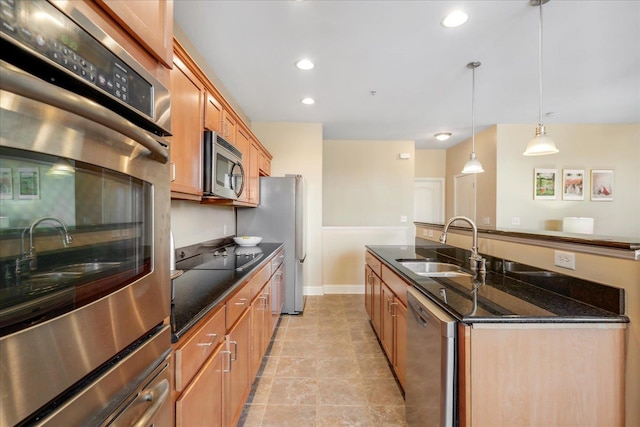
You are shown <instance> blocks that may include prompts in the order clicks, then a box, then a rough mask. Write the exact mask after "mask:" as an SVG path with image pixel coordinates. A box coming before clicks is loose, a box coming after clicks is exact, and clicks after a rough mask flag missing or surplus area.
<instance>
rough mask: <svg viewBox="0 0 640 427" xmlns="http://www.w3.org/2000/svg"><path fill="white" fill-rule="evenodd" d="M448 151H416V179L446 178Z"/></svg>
mask: <svg viewBox="0 0 640 427" xmlns="http://www.w3.org/2000/svg"><path fill="white" fill-rule="evenodd" d="M446 168H447V150H416V161H415V177H416V178H444V177H445V174H446Z"/></svg>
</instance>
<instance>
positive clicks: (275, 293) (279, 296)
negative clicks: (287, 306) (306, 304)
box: [269, 264, 284, 340]
mask: <svg viewBox="0 0 640 427" xmlns="http://www.w3.org/2000/svg"><path fill="white" fill-rule="evenodd" d="M271 281H272V286H271V324H270V329H271V332H270V334H271V335H273V332H274V331H275V329H276V326H277V325H278V320H279V319H280V313H282V306H283V305H284V264H280V266H279V267H278V269H277V270H276V272H275V273H274V274H273V276H272V277H271ZM269 340H271V337H269Z"/></svg>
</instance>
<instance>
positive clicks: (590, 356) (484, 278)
mask: <svg viewBox="0 0 640 427" xmlns="http://www.w3.org/2000/svg"><path fill="white" fill-rule="evenodd" d="M367 250H368V251H367V256H366V258H367V267H366V277H367V282H366V285H365V289H366V290H367V295H366V298H365V304H366V305H367V311H368V312H369V313H370V317H371V320H372V324H373V327H374V329H375V330H376V332H377V333H378V336H379V337H380V340H381V342H382V344H383V349H385V352H386V353H387V355H388V357H389V359H390V361H391V363H392V366H393V367H394V371H396V374H397V376H398V379H399V380H400V383H401V384H403V382H404V383H405V384H406V385H405V384H403V386H404V387H406V388H405V390H407V393H410V390H411V388H412V384H411V383H412V381H418V382H420V380H421V379H420V378H416V375H415V374H414V373H413V372H409V371H406V369H407V364H409V365H410V361H411V360H412V358H413V359H416V358H418V359H420V358H424V354H418V355H415V354H407V351H409V352H414V353H415V352H420V351H429V347H430V346H429V345H427V346H426V347H425V348H422V349H416V347H415V346H413V345H412V346H408V345H407V325H406V322H407V320H406V319H407V317H409V318H411V315H412V313H411V312H410V311H409V313H408V314H407V298H406V292H407V290H408V289H409V288H414V289H417V290H419V291H420V293H421V294H422V295H423V296H425V297H426V298H427V299H428V300H429V301H430V302H431V303H433V304H434V305H435V306H437V309H438V310H440V311H442V312H443V313H445V314H446V315H448V316H451V318H453V319H455V321H456V322H457V328H456V334H455V335H456V336H455V350H454V351H455V353H456V354H455V360H457V363H456V366H455V368H456V369H455V370H454V372H453V375H454V382H455V388H454V393H455V398H454V401H455V405H454V406H455V417H456V419H457V420H458V422H459V425H461V426H473V425H476V426H478V425H545V426H547V425H548V426H552V425H608V426H610V425H611V426H613V425H624V370H625V367H624V352H625V328H626V324H627V323H628V321H629V320H628V318H627V316H625V314H624V307H625V302H624V290H622V289H618V288H615V287H612V286H605V285H600V284H597V283H594V282H588V281H584V280H579V279H574V278H570V277H568V276H565V275H562V274H560V273H553V272H548V271H543V270H540V269H536V268H533V267H530V266H526V265H523V264H517V263H514V262H511V261H509V260H504V259H498V258H493V257H486V258H487V261H486V266H487V273H486V275H482V274H476V273H475V272H474V271H472V270H471V269H470V268H469V267H470V265H469V261H468V259H469V255H470V251H466V250H463V249H459V248H455V247H451V246H448V245H442V244H438V243H427V244H425V245H424V246H367ZM410 260H422V261H426V260H429V261H432V262H439V263H446V264H453V265H456V266H457V267H458V271H460V272H461V273H468V274H455V275H451V276H450V277H425V276H423V275H419V274H416V273H415V272H413V271H412V270H410V269H408V268H406V267H405V266H403V265H402V263H405V262H407V261H410ZM403 293H404V294H403ZM402 322H405V323H404V324H402ZM389 323H390V325H389ZM389 336H390V337H389ZM385 342H386V343H387V344H386V345H385ZM403 358H404V360H403ZM407 360H409V361H407ZM426 369H428V368H427V367H426V366H423V370H426ZM403 370H405V372H403ZM418 375H420V374H418ZM403 376H406V379H405V380H404V381H403ZM409 398H410V396H407V403H409V401H410V399H409ZM408 410H409V409H408Z"/></svg>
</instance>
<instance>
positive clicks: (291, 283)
mask: <svg viewBox="0 0 640 427" xmlns="http://www.w3.org/2000/svg"><path fill="white" fill-rule="evenodd" d="M304 203H305V199H304V178H303V177H302V176H301V175H286V176H284V177H260V204H259V206H258V207H257V208H238V209H236V234H237V235H238V236H261V237H262V241H263V242H264V243H284V255H285V261H284V268H285V271H284V276H285V292H284V294H285V298H284V306H283V308H282V312H283V313H287V314H299V313H302V311H303V310H304V298H303V295H302V290H303V287H304V281H303V280H304V270H303V267H304V260H305V258H306V256H307V254H306V245H305V235H304V234H305V233H304V227H305V211H304Z"/></svg>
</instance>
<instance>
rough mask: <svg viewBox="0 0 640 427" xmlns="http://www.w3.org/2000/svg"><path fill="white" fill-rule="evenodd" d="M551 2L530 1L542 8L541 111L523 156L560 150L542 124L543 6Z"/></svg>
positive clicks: (539, 50) (552, 152)
mask: <svg viewBox="0 0 640 427" xmlns="http://www.w3.org/2000/svg"><path fill="white" fill-rule="evenodd" d="M548 1H549V0H530V1H529V4H530V5H531V6H536V7H539V8H540V19H539V21H538V22H539V25H538V76H539V81H538V89H539V110H538V127H537V128H536V135H535V136H534V137H533V139H532V140H531V141H529V144H527V149H526V150H525V151H524V153H522V155H523V156H543V155H545V154H555V153H557V152H558V151H559V150H558V148H557V147H556V144H555V143H554V142H553V140H552V139H551V138H549V137H548V136H547V132H546V131H545V129H544V124H543V123H542V5H543V4H545V3H547V2H548Z"/></svg>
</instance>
